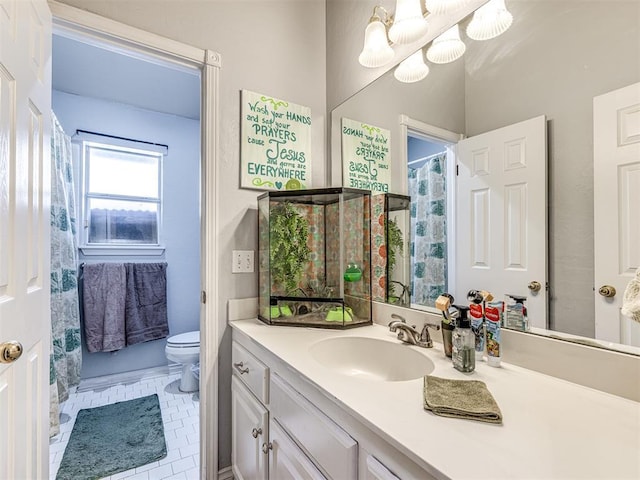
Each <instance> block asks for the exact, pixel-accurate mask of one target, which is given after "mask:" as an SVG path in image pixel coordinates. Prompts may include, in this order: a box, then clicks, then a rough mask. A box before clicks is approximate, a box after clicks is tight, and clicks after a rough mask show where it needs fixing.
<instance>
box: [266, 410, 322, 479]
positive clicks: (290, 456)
mask: <svg viewBox="0 0 640 480" xmlns="http://www.w3.org/2000/svg"><path fill="white" fill-rule="evenodd" d="M269 435H270V437H271V438H270V440H271V443H270V445H269V446H270V448H269V450H270V454H269V456H270V462H269V480H326V477H325V476H324V475H322V473H321V472H320V470H318V469H317V468H316V466H315V465H314V464H313V462H311V460H309V457H307V456H306V455H305V453H304V452H303V451H302V450H301V449H300V447H298V446H297V445H296V444H295V443H294V441H293V440H291V438H290V437H289V435H287V434H286V432H285V431H284V430H283V429H282V427H281V426H280V425H279V424H278V422H276V421H274V420H271V425H270V427H269Z"/></svg>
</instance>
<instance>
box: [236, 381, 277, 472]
mask: <svg viewBox="0 0 640 480" xmlns="http://www.w3.org/2000/svg"><path fill="white" fill-rule="evenodd" d="M231 411H232V420H231V442H232V443H231V445H232V448H231V454H232V463H233V475H234V478H236V479H237V480H267V478H268V477H267V474H268V469H267V456H266V455H265V454H264V453H263V452H262V445H263V443H265V441H266V439H267V438H269V437H268V435H269V412H268V411H267V409H266V408H265V407H264V405H262V404H261V403H260V402H259V401H258V400H257V399H256V398H255V396H254V395H253V394H252V393H251V392H250V391H249V389H248V388H247V387H245V386H244V385H243V384H242V382H240V380H238V378H237V377H236V376H235V375H234V376H233V377H232V378H231Z"/></svg>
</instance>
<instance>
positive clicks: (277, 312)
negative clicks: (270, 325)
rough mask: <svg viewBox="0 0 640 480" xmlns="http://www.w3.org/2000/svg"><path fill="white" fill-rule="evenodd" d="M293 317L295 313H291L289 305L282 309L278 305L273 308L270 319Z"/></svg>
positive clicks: (283, 306)
mask: <svg viewBox="0 0 640 480" xmlns="http://www.w3.org/2000/svg"><path fill="white" fill-rule="evenodd" d="M291 315H293V313H292V312H291V309H290V308H289V306H288V305H282V306H281V307H278V305H274V306H272V307H271V316H270V317H269V318H278V317H280V316H282V317H290V316H291ZM265 316H266V315H265Z"/></svg>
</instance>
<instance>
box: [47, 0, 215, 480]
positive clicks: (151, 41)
mask: <svg viewBox="0 0 640 480" xmlns="http://www.w3.org/2000/svg"><path fill="white" fill-rule="evenodd" d="M49 8H50V9H51V13H52V16H53V30H54V31H58V32H61V31H62V32H65V34H67V35H70V36H76V37H79V38H82V40H83V41H85V42H87V40H88V41H89V42H91V41H94V42H96V43H99V44H101V45H105V44H106V45H109V47H110V48H112V49H114V50H115V51H118V50H119V51H126V52H127V54H128V55H134V56H136V55H140V56H141V57H144V58H145V59H148V58H149V57H151V58H153V59H155V60H157V61H158V62H159V63H161V64H165V65H174V66H175V65H179V66H183V67H186V68H191V69H197V70H199V71H200V74H201V89H200V93H201V94H200V132H201V136H200V152H201V155H200V168H201V174H200V178H201V181H200V182H201V195H200V207H201V212H202V213H201V216H200V245H201V260H200V262H201V269H200V279H201V280H200V285H201V290H202V292H201V297H200V298H201V304H200V339H201V340H200V478H202V479H205V478H210V479H214V480H215V479H217V478H218V413H217V412H218V408H217V404H218V361H217V358H218V344H219V338H218V324H217V311H218V298H219V295H218V292H219V290H218V274H217V272H218V243H217V241H216V236H217V233H218V219H219V213H218V208H219V206H220V202H219V198H218V196H219V194H218V189H217V188H216V185H217V172H216V169H217V165H218V135H219V120H218V117H219V111H218V98H219V75H220V68H221V66H222V63H221V62H222V59H221V56H220V54H219V53H217V52H214V51H212V50H203V49H201V48H196V47H193V46H190V45H186V44H183V43H180V42H177V41H175V40H170V39H168V38H165V37H162V36H159V35H156V34H153V33H150V32H147V31H144V30H140V29H138V28H135V27H131V26H129V25H125V24H123V23H120V22H116V21H114V20H111V19H108V18H105V17H102V16H100V15H96V14H94V13H90V12H87V11H85V10H80V9H78V8H75V7H71V6H69V5H65V4H62V3H59V2H57V1H52V0H49Z"/></svg>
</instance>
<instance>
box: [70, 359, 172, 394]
mask: <svg viewBox="0 0 640 480" xmlns="http://www.w3.org/2000/svg"><path fill="white" fill-rule="evenodd" d="M181 371H182V370H181V367H180V365H179V364H178V363H172V364H170V365H163V366H160V367H153V368H145V369H142V370H134V371H132V372H122V373H114V374H111V375H103V376H101V377H93V378H87V379H83V380H80V385H78V388H77V390H76V391H77V392H87V391H89V390H96V389H102V388H109V387H113V386H114V385H119V384H121V383H132V382H138V381H140V380H142V379H143V378H156V377H162V376H166V375H173V374H175V373H180V372H181Z"/></svg>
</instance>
